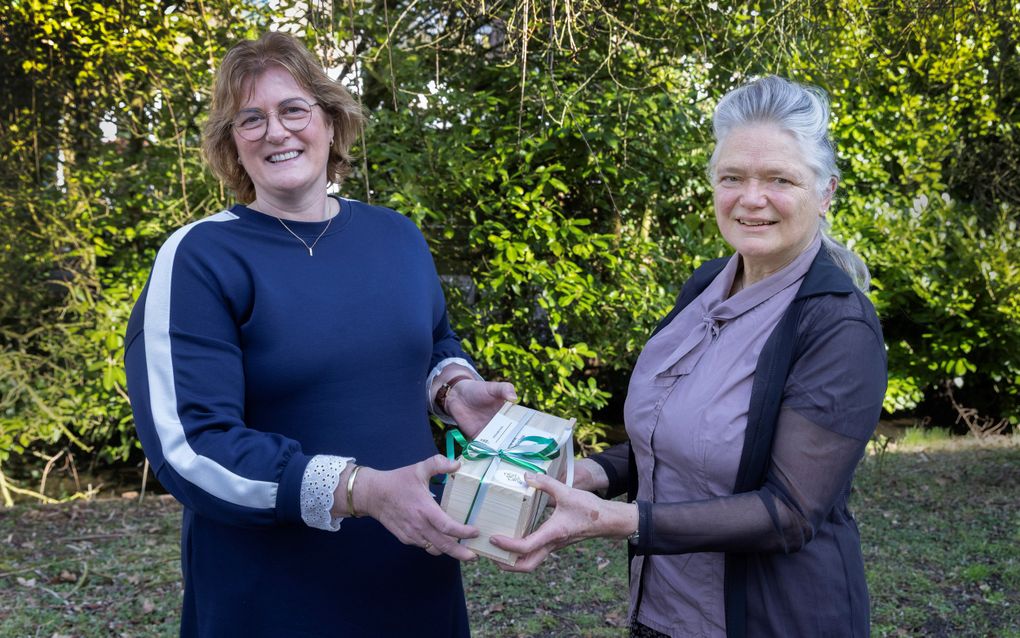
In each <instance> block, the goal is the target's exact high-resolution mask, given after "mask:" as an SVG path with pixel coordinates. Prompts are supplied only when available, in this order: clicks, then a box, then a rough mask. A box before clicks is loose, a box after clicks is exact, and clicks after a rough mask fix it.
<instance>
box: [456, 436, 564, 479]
mask: <svg viewBox="0 0 1020 638" xmlns="http://www.w3.org/2000/svg"><path fill="white" fill-rule="evenodd" d="M458 444H459V445H460V447H461V448H462V449H463V450H464V454H463V456H464V459H465V460H467V461H480V460H483V459H491V458H500V459H503V460H504V461H506V462H507V463H513V464H514V465H516V466H518V467H523V468H524V469H526V470H530V471H532V472H537V473H539V474H545V469H543V468H542V467H541V466H539V465H536V464H534V463H532V462H531V461H551V460H553V459H555V458H556V457H558V456H559V455H560V450H559V447H557V445H556V440H555V439H551V438H549V437H546V436H526V437H524V438H522V439H521V440H520V441H518V442H517V445H514V446H511V447H508V448H499V449H496V448H493V447H492V446H491V445H488V444H486V443H482V442H480V441H471V442H470V443H468V440H467V439H465V438H464V435H463V434H461V433H460V430H453V429H451V430H447V432H446V458H448V459H450V460H451V461H455V460H457V456H456V453H455V452H456V446H457V445H458Z"/></svg>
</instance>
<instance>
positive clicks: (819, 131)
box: [708, 75, 871, 291]
mask: <svg viewBox="0 0 1020 638" xmlns="http://www.w3.org/2000/svg"><path fill="white" fill-rule="evenodd" d="M761 123H765V124H774V125H776V126H778V127H779V128H781V129H783V130H784V131H787V132H788V133H790V134H791V135H793V137H794V139H796V140H797V143H798V144H800V147H801V151H802V153H803V159H804V162H805V163H806V164H807V165H808V166H809V167H810V168H811V169H812V171H814V173H815V176H816V177H817V184H816V187H817V188H818V193H819V195H820V196H824V195H825V194H826V189H828V187H829V183H830V182H831V181H832V179H836V180H837V181H838V180H839V168H838V167H837V166H836V152H835V149H834V147H833V144H832V140H831V139H830V138H829V99H828V97H827V96H826V94H825V91H823V90H822V89H820V88H818V87H814V86H807V85H802V84H797V83H795V82H790V81H789V80H786V79H784V78H781V77H778V76H775V75H768V76H765V77H763V78H759V79H757V80H754V81H752V82H748V83H747V84H744V85H743V86H739V87H737V88H735V89H733V90H732V91H730V92H729V93H727V94H726V95H724V96H723V98H722V99H721V100H720V101H719V104H718V105H716V107H715V114H714V115H713V117H712V131H713V133H714V134H715V142H716V145H715V150H714V151H713V152H712V158H711V160H709V164H708V172H709V176H711V177H714V175H715V167H716V161H717V160H718V153H719V148H720V147H721V146H722V141H723V140H724V139H725V138H726V136H727V135H729V134H730V133H731V132H732V131H733V130H734V129H736V128H739V127H741V126H746V125H749V124H761ZM820 231H821V233H822V244H823V245H824V246H825V249H826V250H827V251H828V252H829V255H830V256H831V257H832V260H833V261H834V262H835V263H836V265H838V266H839V267H840V268H841V269H842V270H843V271H845V272H846V273H847V274H848V275H850V278H851V279H853V282H854V285H856V286H857V287H858V288H860V289H861V290H863V291H867V289H868V286H869V285H870V283H871V275H870V274H869V273H868V267H867V266H866V265H865V264H864V261H863V260H862V259H861V258H860V257H858V256H857V255H856V254H855V253H854V252H853V251H852V250H850V249H849V248H847V247H846V246H844V245H843V244H841V243H840V242H838V241H836V240H835V239H833V238H832V237H831V236H830V235H829V233H828V231H829V222H828V220H826V219H824V218H823V219H822V223H821V226H820Z"/></svg>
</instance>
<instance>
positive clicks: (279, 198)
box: [233, 66, 333, 203]
mask: <svg viewBox="0 0 1020 638" xmlns="http://www.w3.org/2000/svg"><path fill="white" fill-rule="evenodd" d="M293 98H302V99H304V100H305V101H306V102H308V103H309V104H312V103H315V98H314V97H312V95H311V94H310V93H309V92H308V91H306V90H305V89H303V88H302V87H301V86H300V85H298V83H297V82H296V81H295V80H294V78H293V76H291V74H290V73H289V72H288V71H286V70H285V69H283V68H282V67H278V66H271V67H269V68H268V69H266V70H265V71H263V72H262V74H260V75H259V76H258V77H257V78H255V80H254V81H253V82H252V83H251V90H250V91H249V94H248V96H247V99H245V100H244V101H243V102H242V103H241V106H240V110H242V111H243V110H244V109H259V110H261V111H262V112H264V113H270V115H269V120H268V122H267V126H268V128H267V130H266V135H265V137H263V138H262V139H261V140H258V141H255V142H251V141H248V140H246V139H244V138H243V137H242V136H241V135H240V134H239V133H238V131H237V130H236V129H235V130H234V131H233V138H234V144H236V145H237V154H238V157H239V158H240V161H241V165H242V166H244V169H245V170H246V171H247V172H248V175H249V176H250V177H251V181H252V183H253V184H254V185H255V194H256V198H257V200H258V201H264V202H276V203H282V202H288V201H295V200H301V199H305V198H307V197H309V196H310V195H323V196H324V194H325V192H326V183H327V179H326V164H327V160H328V159H329V141H330V139H332V137H333V126H332V124H331V123H329V122H328V121H327V119H326V116H325V114H324V112H323V109H321V108H319V107H317V106H316V107H313V108H312V115H311V121H310V122H308V126H307V127H306V128H305V129H304V130H302V131H298V132H293V131H289V130H287V129H286V128H285V127H284V126H283V125H282V124H281V122H280V118H279V114H278V113H276V111H278V110H280V107H281V104H282V103H283V102H286V101H287V100H291V99H293ZM284 106H285V105H284Z"/></svg>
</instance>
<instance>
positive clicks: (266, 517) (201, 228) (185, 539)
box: [126, 33, 516, 638]
mask: <svg viewBox="0 0 1020 638" xmlns="http://www.w3.org/2000/svg"><path fill="white" fill-rule="evenodd" d="M362 122H363V117H362V114H361V111H360V109H359V108H358V105H357V103H356V102H355V100H354V99H352V97H351V96H350V94H349V93H348V92H347V91H346V90H345V89H344V88H343V87H342V86H341V85H340V84H338V83H337V82H334V81H332V80H330V79H329V78H328V77H327V76H326V74H325V73H324V72H323V70H322V67H321V66H320V64H319V63H318V62H317V61H316V60H315V58H314V57H313V56H312V55H311V54H310V53H309V52H308V51H307V49H306V48H305V47H304V46H303V45H301V44H300V43H299V42H298V41H297V40H296V39H294V38H293V37H290V36H287V35H284V34H280V33H267V34H265V35H263V36H262V37H261V38H259V39H258V40H256V41H244V42H241V43H239V44H238V45H236V46H235V47H234V48H233V49H231V50H230V52H229V53H228V54H227V55H226V57H225V58H224V60H223V63H222V65H221V67H220V69H219V70H218V72H217V74H216V82H215V87H214V90H213V99H212V107H211V113H210V115H209V119H208V122H207V123H206V126H205V130H204V142H203V148H204V151H205V154H206V157H207V159H208V161H209V165H210V167H211V168H212V170H213V171H214V172H215V173H216V174H217V175H218V176H219V177H220V178H221V179H222V180H223V181H224V182H225V183H226V184H227V185H228V186H229V187H230V188H231V189H233V191H234V192H235V193H236V195H237V198H238V201H239V202H242V203H239V204H236V205H234V206H233V207H232V208H230V210H224V211H221V212H219V213H216V214H214V215H211V216H209V217H206V218H204V219H201V220H199V221H196V222H194V223H191V224H189V225H187V226H185V227H183V228H180V229H179V230H177V231H176V232H174V233H173V234H172V235H171V236H170V237H169V239H167V241H166V243H165V244H164V245H163V247H162V248H161V249H160V251H159V253H158V255H157V257H156V261H155V264H154V266H153V269H152V274H151V276H150V278H149V282H148V284H147V285H146V287H145V290H144V291H143V293H142V295H141V297H140V298H139V300H138V302H137V305H136V306H135V309H134V312H133V314H132V316H131V320H130V323H129V326H128V332H127V348H126V366H127V371H128V383H129V388H130V395H131V403H132V407H133V410H134V414H135V421H136V425H137V429H138V434H139V438H140V439H141V442H142V445H143V447H144V449H145V453H146V455H147V456H148V458H149V459H150V460H151V462H152V466H153V468H154V470H155V472H156V475H157V477H158V478H159V480H160V482H161V483H162V485H163V486H164V487H166V488H167V489H168V490H169V491H170V492H172V493H173V494H174V496H176V497H177V498H178V499H179V500H180V501H181V503H183V505H184V519H183V528H182V540H181V554H182V556H181V562H182V568H183V572H184V606H183V613H182V621H181V635H182V636H347V637H356V636H436V637H443V638H446V637H450V636H467V635H468V626H467V613H466V608H465V604H464V597H463V590H462V586H461V580H460V571H459V563H458V560H469V559H472V558H474V555H473V554H472V553H471V552H470V551H469V550H467V549H465V548H464V547H462V546H461V545H459V544H458V541H459V540H460V539H462V538H469V537H472V536H474V535H476V534H477V530H475V529H474V528H472V527H469V526H465V525H461V524H458V523H457V522H455V521H453V520H452V519H450V518H449V517H447V516H446V514H445V513H444V512H443V511H442V510H441V509H440V508H439V506H438V505H437V503H436V501H435V497H434V495H433V494H432V493H431V492H430V489H429V484H430V479H431V478H432V477H433V476H434V475H436V474H440V473H444V472H449V471H452V470H453V469H455V468H456V465H455V464H454V463H452V462H449V461H447V460H446V459H445V458H443V457H442V456H438V455H437V454H436V452H437V450H436V448H435V444H434V441H433V437H432V433H431V430H430V425H429V418H428V412H429V410H432V411H433V412H435V413H436V414H438V415H439V416H440V417H441V418H443V419H444V420H446V421H448V422H455V423H457V425H458V426H459V427H460V428H461V429H462V430H465V431H466V432H467V433H468V434H474V433H475V432H477V431H478V430H479V429H480V428H481V427H482V426H483V425H484V424H485V423H486V422H487V421H488V420H489V418H490V417H491V416H492V415H493V414H494V413H495V412H496V411H497V410H498V409H499V407H500V406H501V405H502V404H503V402H504V401H505V400H514V399H515V398H516V396H515V394H514V391H513V386H511V385H510V384H509V383H487V382H484V381H482V380H481V378H480V377H479V375H478V374H477V372H475V370H474V368H473V367H472V364H471V362H470V359H469V358H468V356H467V355H466V354H465V353H464V351H463V350H462V349H461V347H460V343H459V340H458V338H457V336H456V335H455V334H454V333H453V331H452V330H451V328H450V325H449V323H448V321H447V316H446V307H445V302H444V299H443V292H442V289H441V287H440V283H439V279H438V276H437V274H436V270H435V266H434V265H433V262H432V258H431V255H430V253H429V250H428V246H427V245H426V243H425V240H424V239H423V237H422V235H421V233H420V232H419V230H418V228H417V227H416V226H415V225H414V223H413V222H411V221H410V220H408V219H407V218H406V217H403V216H402V215H399V214H397V213H395V212H393V211H391V210H387V209H383V208H378V207H373V206H369V205H366V204H364V203H361V202H358V201H354V200H350V199H345V198H342V197H336V196H330V195H328V194H327V187H328V185H329V184H330V183H331V182H332V183H337V184H339V183H342V180H343V178H344V177H346V176H347V175H348V174H349V172H350V168H351V156H350V153H349V149H350V147H351V144H352V143H353V142H354V141H355V139H356V137H357V135H358V133H359V131H360V128H361V126H362Z"/></svg>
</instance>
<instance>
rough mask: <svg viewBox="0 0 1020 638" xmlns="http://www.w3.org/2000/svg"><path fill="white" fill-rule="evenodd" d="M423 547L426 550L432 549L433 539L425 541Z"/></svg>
mask: <svg viewBox="0 0 1020 638" xmlns="http://www.w3.org/2000/svg"><path fill="white" fill-rule="evenodd" d="M422 549H424V550H425V551H426V552H427V551H429V550H430V549H432V541H425V544H424V545H422Z"/></svg>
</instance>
